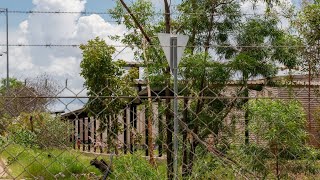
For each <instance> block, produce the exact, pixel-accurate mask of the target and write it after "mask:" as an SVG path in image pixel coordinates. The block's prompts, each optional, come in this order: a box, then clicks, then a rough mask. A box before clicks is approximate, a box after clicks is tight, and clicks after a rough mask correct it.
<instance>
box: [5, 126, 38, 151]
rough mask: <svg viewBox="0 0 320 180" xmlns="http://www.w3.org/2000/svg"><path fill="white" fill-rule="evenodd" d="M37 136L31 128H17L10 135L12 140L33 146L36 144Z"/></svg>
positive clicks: (26, 145)
mask: <svg viewBox="0 0 320 180" xmlns="http://www.w3.org/2000/svg"><path fill="white" fill-rule="evenodd" d="M36 137H37V136H36V134H35V133H33V132H31V131H29V130H26V129H17V131H16V132H13V134H12V135H11V136H10V140H11V141H13V142H14V143H16V144H20V145H22V146H25V147H32V146H35V145H36Z"/></svg>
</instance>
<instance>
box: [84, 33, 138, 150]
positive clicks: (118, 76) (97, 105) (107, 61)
mask: <svg viewBox="0 0 320 180" xmlns="http://www.w3.org/2000/svg"><path fill="white" fill-rule="evenodd" d="M80 49H81V50H82V56H83V59H82V61H81V64H80V67H81V76H82V77H83V78H84V79H85V84H84V85H85V87H86V88H87V90H88V92H87V94H88V96H89V100H88V102H87V103H86V110H87V112H88V113H89V115H90V116H95V117H96V118H98V119H99V121H100V122H101V123H100V127H99V130H98V131H99V132H104V131H105V130H106V129H107V133H108V135H107V142H108V145H109V146H111V147H113V148H114V149H115V151H116V153H118V150H117V147H116V142H115V140H117V135H118V133H119V131H120V126H119V122H118V119H117V118H116V116H115V115H118V114H119V111H120V110H121V109H123V107H125V106H126V104H127V103H128V102H129V101H130V99H124V98H119V96H129V95H132V94H133V93H134V91H133V89H132V88H131V86H130V85H131V83H130V81H128V80H130V79H131V80H132V78H129V77H128V76H125V75H124V73H125V71H124V69H123V66H124V65H125V63H124V62H123V61H113V59H112V55H113V54H114V52H115V48H114V47H112V46H109V45H107V44H106V42H105V41H104V40H102V39H100V38H98V37H97V38H95V39H93V40H89V41H88V43H87V44H84V45H81V46H80ZM132 74H133V73H129V74H128V75H129V76H130V75H132Z"/></svg>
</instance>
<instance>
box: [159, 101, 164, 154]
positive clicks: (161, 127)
mask: <svg viewBox="0 0 320 180" xmlns="http://www.w3.org/2000/svg"><path fill="white" fill-rule="evenodd" d="M161 109H162V101H161V99H158V130H159V141H158V142H159V143H158V147H159V148H158V151H159V157H162V144H163V121H162V112H160V111H159V110H161Z"/></svg>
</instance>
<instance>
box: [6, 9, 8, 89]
mask: <svg viewBox="0 0 320 180" xmlns="http://www.w3.org/2000/svg"><path fill="white" fill-rule="evenodd" d="M8 16H9V15H8V8H6V30H7V83H6V86H7V93H8V92H9V22H8V20H9V18H8Z"/></svg>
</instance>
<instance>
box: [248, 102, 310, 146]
mask: <svg viewBox="0 0 320 180" xmlns="http://www.w3.org/2000/svg"><path fill="white" fill-rule="evenodd" d="M249 111H250V122H251V123H250V126H249V128H250V130H251V131H252V132H253V133H254V134H255V135H256V136H257V137H258V138H261V140H262V141H266V142H267V143H268V145H269V146H274V145H276V146H277V147H278V148H279V149H282V150H286V149H287V148H301V147H302V146H303V144H304V143H305V140H306V137H307V133H306V130H305V125H306V117H305V114H304V110H303V107H302V106H301V104H300V103H299V102H298V101H290V102H285V101H282V100H254V101H250V103H249Z"/></svg>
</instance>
